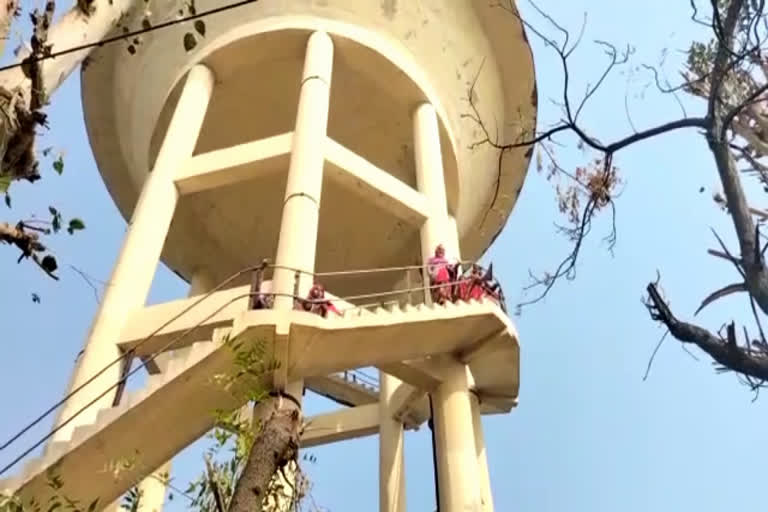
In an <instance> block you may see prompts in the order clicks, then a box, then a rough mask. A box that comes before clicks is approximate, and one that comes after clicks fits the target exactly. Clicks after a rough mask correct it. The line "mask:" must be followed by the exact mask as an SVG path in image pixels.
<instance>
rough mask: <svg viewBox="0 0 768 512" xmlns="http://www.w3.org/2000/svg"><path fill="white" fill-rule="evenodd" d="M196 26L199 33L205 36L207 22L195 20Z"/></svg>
mask: <svg viewBox="0 0 768 512" xmlns="http://www.w3.org/2000/svg"><path fill="white" fill-rule="evenodd" d="M194 27H195V30H197V33H198V34H200V35H201V36H203V37H205V22H204V21H203V20H197V21H195V24H194Z"/></svg>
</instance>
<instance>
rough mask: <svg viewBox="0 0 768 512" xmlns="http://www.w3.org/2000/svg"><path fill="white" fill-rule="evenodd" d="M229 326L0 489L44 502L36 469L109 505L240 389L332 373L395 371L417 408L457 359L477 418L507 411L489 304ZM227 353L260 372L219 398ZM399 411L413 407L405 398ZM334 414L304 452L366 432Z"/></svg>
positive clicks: (500, 320)
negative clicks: (247, 357)
mask: <svg viewBox="0 0 768 512" xmlns="http://www.w3.org/2000/svg"><path fill="white" fill-rule="evenodd" d="M231 325H232V327H231V329H230V328H228V327H224V328H217V329H215V330H214V331H213V334H214V340H213V341H203V342H196V343H194V344H192V345H189V346H186V347H183V348H180V349H177V350H175V351H174V352H172V353H171V355H170V358H169V359H170V360H169V362H168V364H167V366H166V368H165V371H163V372H162V373H160V374H158V375H152V376H151V377H150V378H149V380H148V383H147V387H146V388H145V389H144V390H141V391H138V392H135V393H133V394H129V395H128V396H127V397H125V398H124V399H123V400H122V401H121V403H120V404H119V405H118V406H117V407H112V408H108V409H105V410H102V411H100V412H99V414H98V416H97V419H96V422H95V423H93V424H91V425H84V426H80V427H78V428H77V429H76V430H75V431H74V434H73V437H72V439H71V440H70V441H62V442H57V443H54V444H52V445H51V446H50V447H49V450H48V454H47V456H45V457H42V458H39V459H33V460H32V461H30V462H28V463H27V465H26V466H25V467H24V469H23V470H22V472H21V474H20V475H19V476H18V477H16V478H12V479H9V480H4V481H0V491H2V490H6V491H12V492H17V493H18V494H19V495H20V497H21V498H22V499H24V500H28V499H30V498H32V497H34V498H35V499H36V500H37V501H38V502H40V503H46V502H47V500H48V499H49V497H50V496H51V493H52V492H53V491H52V489H51V488H50V487H49V486H48V485H47V477H46V473H47V472H48V471H54V472H55V474H57V475H59V476H60V477H61V480H62V481H63V483H64V487H63V488H62V489H60V490H59V491H58V492H59V493H60V494H62V495H66V496H67V497H69V498H70V499H75V500H81V502H82V503H89V502H90V500H93V499H94V497H96V496H98V497H100V499H101V501H100V503H101V504H108V503H110V502H112V501H113V500H114V499H116V498H118V497H119V496H120V495H121V494H122V493H123V492H125V491H126V490H127V489H128V488H130V487H131V485H133V484H134V483H136V482H137V481H138V480H140V479H141V478H143V477H144V476H146V475H148V474H149V473H151V472H152V471H154V470H155V468H156V467H158V466H159V465H160V464H162V463H164V462H165V461H166V460H168V459H170V458H171V457H172V456H173V455H175V454H176V453H177V452H178V451H180V450H181V449H183V448H184V447H186V446H187V445H188V444H190V443H192V442H194V441H195V440H196V439H198V438H199V437H200V436H201V435H203V434H204V433H205V432H207V431H208V430H210V429H211V428H212V427H213V426H214V411H216V410H217V409H224V410H232V409H235V408H237V407H239V406H241V405H243V404H244V403H245V401H246V400H245V398H244V395H243V394H241V393H238V391H241V390H242V389H244V386H254V385H255V386H259V387H263V388H268V387H270V386H271V385H272V384H273V383H274V382H275V381H280V380H281V379H282V380H285V379H287V380H290V381H292V380H297V379H302V378H303V379H307V381H308V382H310V383H311V382H312V381H313V380H317V379H318V378H320V379H322V378H327V377H326V376H327V375H328V374H329V373H332V372H334V371H340V370H345V369H350V368H357V367H362V366H374V365H395V366H393V367H396V368H399V370H398V371H400V372H401V373H403V374H407V375H406V376H408V378H409V379H410V380H411V383H410V384H403V389H402V390H400V391H402V393H401V395H403V396H404V397H405V396H406V395H408V396H411V397H412V398H413V397H415V398H416V400H413V401H412V405H413V406H415V407H416V408H418V407H422V408H423V404H422V403H420V400H419V399H418V398H419V396H420V393H423V392H424V391H426V390H421V389H419V388H418V386H419V385H420V384H421V383H423V382H430V381H429V380H428V379H432V380H434V381H437V382H439V379H440V375H439V368H437V367H436V365H435V364H434V362H435V361H437V360H438V359H439V358H440V357H455V358H459V359H461V360H465V362H466V363H467V364H468V365H469V367H470V369H471V370H472V373H473V375H474V377H475V392H477V394H478V395H479V396H480V399H481V404H482V407H483V410H484V412H491V413H494V412H506V411H509V410H510V409H511V408H512V407H514V406H515V405H516V398H517V393H518V386H519V348H518V339H517V334H516V331H515V329H514V327H513V326H512V324H511V323H510V321H509V319H508V318H507V317H506V315H505V314H504V313H503V312H502V311H501V309H500V308H499V307H498V306H497V305H496V304H493V303H490V302H471V303H460V304H450V305H448V306H447V307H443V306H433V307H429V306H426V305H422V306H417V307H411V306H407V307H405V308H395V309H392V310H387V309H384V308H379V309H377V310H376V311H374V312H371V311H367V310H364V309H361V310H356V311H355V312H354V314H346V315H345V316H344V317H337V318H328V319H324V318H321V317H319V316H317V315H313V314H310V313H305V312H300V311H273V310H260V311H246V312H243V313H240V314H239V315H238V316H236V317H235V318H234V319H232V324H231ZM225 337H228V340H229V341H228V342H226V343H225V342H224V341H223V339H224V338H225ZM233 347H240V348H239V349H238V350H242V349H246V348H248V347H259V349H260V350H263V354H264V361H265V363H266V366H267V368H269V371H267V372H265V373H263V374H262V375H261V376H260V377H259V378H258V379H256V378H251V379H250V380H241V381H239V382H238V383H237V385H236V386H234V387H233V388H232V389H231V390H229V391H225V390H224V388H223V387H222V386H221V384H220V383H217V382H216V381H215V378H214V377H215V376H217V375H223V374H232V372H234V371H236V370H237V369H238V366H237V365H236V364H235V350H233ZM402 361H407V363H402ZM273 363H274V364H273ZM397 365H399V366H397ZM436 368H437V369H436ZM425 376H426V377H425ZM419 379H422V380H419ZM320 382H322V381H320ZM337 384H338V383H337ZM372 398H373V397H371V399H372ZM358 399H360V398H359V396H358ZM362 400H364V399H362ZM372 403H373V401H371V402H370V403H368V404H366V405H362V406H361V407H369V406H370V405H372ZM402 403H403V404H405V405H406V406H411V404H408V400H407V399H406V398H404V399H403V402H402ZM356 409H359V408H357V407H356ZM343 414H347V415H349V416H350V417H352V416H353V414H352V413H342V416H337V417H327V416H326V417H323V418H318V419H317V421H318V422H321V423H322V424H323V425H337V426H338V428H336V430H335V431H334V432H332V433H329V434H325V435H324V436H319V437H318V436H312V437H311V438H308V439H307V444H308V445H315V444H319V443H322V442H333V441H336V440H342V439H348V438H351V437H356V436H360V435H370V434H371V433H375V425H372V424H371V422H370V421H371V420H370V418H369V417H372V416H371V414H362V409H361V414H355V415H354V417H355V419H354V423H355V425H354V426H352V427H349V428H347V429H346V430H345V429H344V428H343V419H344V418H343ZM425 419H426V418H425Z"/></svg>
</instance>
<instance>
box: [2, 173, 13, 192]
mask: <svg viewBox="0 0 768 512" xmlns="http://www.w3.org/2000/svg"><path fill="white" fill-rule="evenodd" d="M10 186H11V177H10V176H0V192H8V187H10Z"/></svg>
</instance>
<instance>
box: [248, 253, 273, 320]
mask: <svg viewBox="0 0 768 512" xmlns="http://www.w3.org/2000/svg"><path fill="white" fill-rule="evenodd" d="M268 265H269V260H266V259H265V260H262V262H261V265H259V267H258V268H257V269H256V270H254V271H253V276H252V278H251V296H250V298H249V300H248V309H265V308H266V303H265V301H264V300H263V296H262V295H261V284H262V283H263V282H264V271H265V270H266V269H267V266H268Z"/></svg>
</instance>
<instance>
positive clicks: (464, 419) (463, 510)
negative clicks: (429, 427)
mask: <svg viewBox="0 0 768 512" xmlns="http://www.w3.org/2000/svg"><path fill="white" fill-rule="evenodd" d="M469 384H470V376H469V372H468V369H467V367H466V366H465V365H463V364H460V363H458V362H453V364H447V365H446V367H445V380H444V381H443V382H442V384H440V386H439V387H438V388H437V390H436V391H435V392H434V393H433V395H432V405H433V410H434V429H435V438H436V439H435V441H436V443H435V444H436V447H437V450H436V452H437V453H436V458H437V479H438V483H439V487H440V512H470V511H471V512H481V510H482V508H481V504H480V494H481V492H480V478H479V476H478V470H477V456H476V455H475V437H474V427H473V425H472V405H471V403H470V396H469V395H470V393H469Z"/></svg>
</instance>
